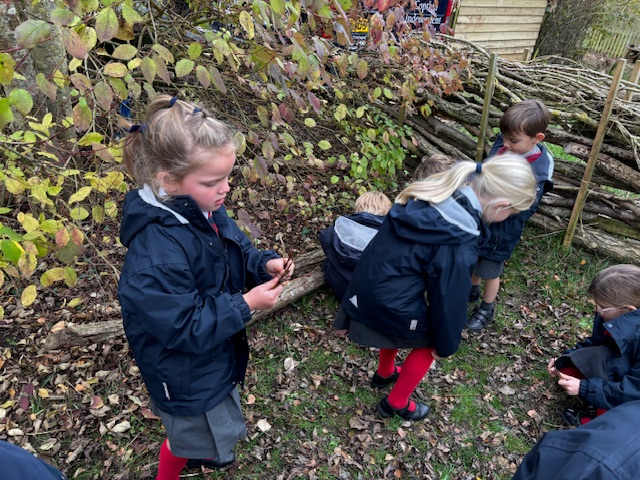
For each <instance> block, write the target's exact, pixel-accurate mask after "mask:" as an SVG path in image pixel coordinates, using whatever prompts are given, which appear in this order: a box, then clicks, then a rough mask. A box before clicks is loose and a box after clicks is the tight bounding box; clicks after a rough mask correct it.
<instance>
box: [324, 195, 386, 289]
mask: <svg viewBox="0 0 640 480" xmlns="http://www.w3.org/2000/svg"><path fill="white" fill-rule="evenodd" d="M391 205H392V204H391V200H389V197H387V196H386V195H385V194H384V193H382V192H376V191H372V192H365V193H363V194H362V195H360V196H359V197H358V198H357V199H356V204H355V208H354V213H353V214H352V215H348V216H340V217H338V218H337V219H336V221H335V223H334V224H333V225H331V226H330V227H329V228H325V229H324V230H322V231H321V232H320V245H322V249H323V250H324V254H325V255H326V256H327V260H325V262H324V265H323V269H324V278H325V281H326V282H327V285H329V287H330V288H331V290H333V292H334V293H335V294H336V296H337V297H338V299H340V300H342V297H343V295H344V292H345V290H346V289H347V285H349V280H351V276H352V275H353V271H354V270H355V269H356V265H357V264H358V260H360V255H362V252H363V250H364V249H365V248H366V246H367V245H368V244H369V242H370V241H371V239H372V238H373V237H374V236H375V235H376V233H378V230H379V229H380V225H382V221H383V220H384V217H385V215H386V214H387V213H388V212H389V210H390V209H391Z"/></svg>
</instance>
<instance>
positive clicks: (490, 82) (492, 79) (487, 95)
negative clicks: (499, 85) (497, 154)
mask: <svg viewBox="0 0 640 480" xmlns="http://www.w3.org/2000/svg"><path fill="white" fill-rule="evenodd" d="M497 71H498V55H496V54H495V53H492V54H491V58H490V60H489V71H488V72H487V83H486V90H485V92H484V104H483V106H482V117H481V118H480V135H478V146H477V147H476V162H481V161H482V157H483V156H484V144H485V141H486V138H487V128H488V127H489V109H490V108H491V99H492V98H493V90H494V88H495V85H496V73H497Z"/></svg>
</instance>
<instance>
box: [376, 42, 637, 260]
mask: <svg viewBox="0 0 640 480" xmlns="http://www.w3.org/2000/svg"><path fill="white" fill-rule="evenodd" d="M444 42H446V43H443V48H454V47H455V48H465V49H466V50H467V51H468V55H469V60H470V62H469V63H470V69H469V74H468V75H467V78H466V79H465V80H464V87H465V90H464V92H457V93H455V94H453V95H450V96H446V97H442V98H441V97H439V96H437V95H434V94H430V93H426V94H425V95H424V97H423V98H422V100H421V101H422V102H423V103H426V102H429V104H430V105H431V110H432V111H433V114H432V115H431V116H429V117H426V118H425V117H422V116H418V115H414V116H411V117H407V118H405V120H404V122H405V123H406V124H407V125H409V126H411V127H412V128H413V130H414V132H415V136H414V138H415V140H416V143H417V152H416V153H419V154H422V155H429V154H432V153H436V152H442V153H446V154H448V155H450V156H452V157H454V158H458V159H465V160H473V159H474V158H475V152H476V147H477V143H476V141H475V140H473V139H472V138H471V137H470V136H469V135H468V133H471V134H472V135H476V136H477V135H478V134H479V125H480V118H481V115H482V109H483V101H484V94H485V87H486V85H485V79H486V77H487V72H488V68H489V58H490V54H489V52H487V51H486V50H483V49H482V48H481V47H478V46H477V45H474V44H471V43H466V42H464V43H462V42H460V41H459V40H454V39H448V40H447V39H445V40H444ZM454 42H455V44H454ZM557 60H558V59H554V58H542V59H537V60H533V61H528V62H513V61H508V60H503V59H499V61H498V75H497V80H496V85H495V90H494V94H493V99H492V103H491V109H490V112H489V124H490V125H491V126H493V127H497V126H498V123H499V120H500V117H501V115H502V113H503V112H504V111H505V110H506V109H507V108H508V107H509V106H511V105H513V104H514V103H516V102H519V101H521V100H524V99H531V98H537V99H539V100H542V101H543V102H544V103H545V104H546V105H547V106H548V108H549V112H550V114H551V117H552V120H551V123H552V124H551V126H550V128H549V130H548V132H547V136H546V142H547V143H552V144H555V145H559V146H562V147H563V148H564V152H565V153H567V154H569V155H571V156H572V157H574V158H572V159H563V158H556V164H555V173H554V183H555V189H554V191H553V192H552V193H551V194H548V195H546V196H545V197H544V199H543V205H542V206H541V207H540V209H539V211H538V213H537V214H536V215H535V216H534V217H533V218H532V221H533V222H534V223H536V224H538V225H541V226H543V227H545V228H547V229H548V230H549V231H559V232H564V231H566V229H567V223H568V220H569V218H570V217H571V211H572V209H573V205H574V202H575V199H576V195H577V192H578V190H579V188H580V185H581V182H582V178H583V173H584V169H585V161H586V160H587V159H588V157H589V153H590V150H591V146H592V145H593V138H594V135H595V132H596V130H597V128H598V123H599V121H600V118H601V116H602V109H603V105H604V103H605V99H606V97H607V93H608V92H609V88H610V86H611V83H612V77H611V76H609V75H606V74H603V73H601V72H596V71H593V70H588V69H584V68H582V67H580V66H579V65H576V64H568V63H566V61H565V62H564V63H558V62H557ZM638 100H640V87H638V85H636V84H633V83H630V82H628V81H623V82H622V84H621V87H620V89H619V91H618V95H617V98H616V100H615V102H614V110H613V115H612V117H611V120H610V122H609V128H608V130H607V134H606V136H605V140H604V143H603V145H602V148H601V150H600V154H599V156H598V160H597V163H596V169H595V173H594V175H593V177H592V180H591V184H590V193H589V196H588V197H587V201H586V204H585V207H584V209H583V213H582V221H581V224H580V225H579V227H578V229H577V231H576V234H575V237H574V242H576V243H578V244H581V245H583V246H586V247H587V248H589V249H592V250H594V251H596V252H598V253H601V254H603V255H606V256H609V257H612V258H613V259H614V260H616V261H620V262H626V263H638V264H640V195H638V193H640V102H639V101H638ZM381 107H382V108H384V106H381ZM418 107H419V105H418ZM385 110H386V112H387V113H388V114H390V115H394V111H393V109H390V108H385ZM416 110H417V109H416ZM465 131H466V132H465Z"/></svg>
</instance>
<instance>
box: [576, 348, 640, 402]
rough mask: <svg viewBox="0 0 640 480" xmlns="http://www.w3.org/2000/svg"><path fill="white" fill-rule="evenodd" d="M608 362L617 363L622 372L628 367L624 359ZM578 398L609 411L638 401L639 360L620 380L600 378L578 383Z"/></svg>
mask: <svg viewBox="0 0 640 480" xmlns="http://www.w3.org/2000/svg"><path fill="white" fill-rule="evenodd" d="M609 362H615V363H617V364H618V365H619V366H620V368H615V370H618V371H620V370H622V369H623V368H624V365H625V364H626V365H628V361H627V360H626V359H625V357H624V356H623V357H614V358H612V359H610V360H609ZM578 394H579V395H580V398H582V399H584V400H585V401H587V402H588V403H589V404H591V405H595V406H596V407H598V408H604V409H606V410H610V409H611V408H613V407H615V406H616V405H620V404H622V403H626V402H631V401H634V400H640V359H637V361H636V363H635V364H634V365H631V366H630V368H629V369H628V371H627V373H625V374H623V375H621V377H620V380H618V381H613V380H605V379H602V378H588V379H586V380H581V381H580V390H579V392H578Z"/></svg>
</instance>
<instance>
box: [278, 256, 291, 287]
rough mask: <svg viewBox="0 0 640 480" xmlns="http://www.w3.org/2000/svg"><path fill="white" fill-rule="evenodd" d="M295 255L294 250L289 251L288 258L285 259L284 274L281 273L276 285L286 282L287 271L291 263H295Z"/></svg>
mask: <svg viewBox="0 0 640 480" xmlns="http://www.w3.org/2000/svg"><path fill="white" fill-rule="evenodd" d="M293 256H294V255H293V251H289V253H288V255H287V258H286V259H285V260H284V265H283V271H282V275H280V278H279V279H278V283H276V285H280V284H282V282H284V279H285V278H286V276H287V272H288V271H289V269H290V268H291V265H293Z"/></svg>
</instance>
